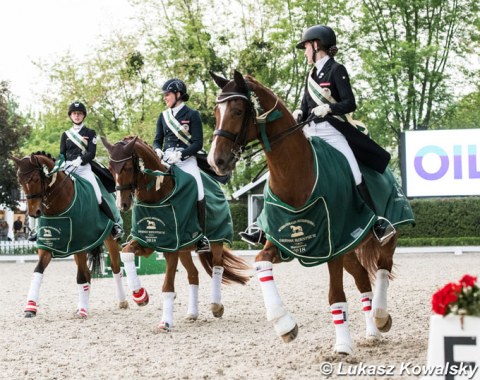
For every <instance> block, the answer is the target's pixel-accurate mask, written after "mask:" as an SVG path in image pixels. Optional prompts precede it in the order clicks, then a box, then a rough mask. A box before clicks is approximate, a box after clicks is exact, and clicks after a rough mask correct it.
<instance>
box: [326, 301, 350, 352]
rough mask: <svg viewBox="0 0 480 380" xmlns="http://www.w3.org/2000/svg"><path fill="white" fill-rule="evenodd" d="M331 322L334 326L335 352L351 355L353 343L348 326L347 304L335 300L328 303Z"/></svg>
mask: <svg viewBox="0 0 480 380" xmlns="http://www.w3.org/2000/svg"><path fill="white" fill-rule="evenodd" d="M330 312H331V313H332V318H333V324H334V326H335V337H336V341H335V352H337V353H339V354H345V355H352V354H353V343H352V338H351V336H350V330H349V328H348V306H347V303H346V302H337V303H334V304H332V305H330Z"/></svg>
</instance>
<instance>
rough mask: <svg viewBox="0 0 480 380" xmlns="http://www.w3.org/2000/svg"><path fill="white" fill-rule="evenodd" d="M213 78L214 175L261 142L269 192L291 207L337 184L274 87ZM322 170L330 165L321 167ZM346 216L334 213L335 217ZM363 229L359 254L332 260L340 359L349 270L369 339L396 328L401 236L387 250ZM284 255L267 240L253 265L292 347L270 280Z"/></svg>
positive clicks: (346, 336)
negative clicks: (324, 185)
mask: <svg viewBox="0 0 480 380" xmlns="http://www.w3.org/2000/svg"><path fill="white" fill-rule="evenodd" d="M211 75H212V77H213V79H214V81H215V82H216V84H217V85H218V86H219V87H220V88H221V89H222V92H221V93H220V95H219V97H218V98H217V102H216V103H217V104H216V107H215V116H216V120H217V123H216V129H215V132H214V136H213V143H212V147H211V150H210V154H209V156H208V162H209V164H210V165H211V166H212V168H214V169H215V171H216V172H217V174H219V175H225V174H229V173H230V172H231V171H232V170H233V169H234V168H235V165H236V163H237V161H238V159H239V158H240V157H241V153H242V151H243V149H244V148H245V146H246V145H247V144H248V143H249V142H252V141H254V140H258V141H260V142H261V144H262V147H263V150H264V152H265V157H266V160H267V164H268V169H269V171H270V179H269V186H270V191H271V193H272V194H274V196H276V197H277V198H278V199H279V200H280V202H283V204H286V205H287V206H288V207H291V208H301V207H303V206H304V205H305V202H306V201H307V200H308V199H309V197H310V196H311V194H312V191H313V188H314V183H315V181H330V180H332V178H318V179H316V177H315V173H314V170H315V166H314V162H315V159H314V156H313V152H312V147H311V144H310V143H309V141H308V140H307V138H306V137H305V135H304V134H303V132H302V130H301V128H294V127H295V121H294V119H293V116H292V115H291V113H290V112H289V111H288V109H287V108H286V107H285V105H284V104H283V103H282V101H281V100H280V99H279V98H278V97H277V96H276V95H275V94H274V93H273V92H272V91H271V90H270V89H268V88H266V87H265V86H263V85H262V84H261V83H259V82H258V81H257V80H255V79H254V78H253V77H251V76H249V75H247V76H246V77H245V78H244V77H243V76H242V75H241V74H240V73H239V72H235V75H234V79H233V80H228V79H225V78H222V77H219V76H217V75H215V74H213V73H211ZM269 115H276V117H270V116H269ZM262 128H263V130H262ZM318 165H330V163H327V162H320V163H318ZM287 206H285V207H287ZM347 211H348V210H345V209H344V210H341V209H337V210H335V212H338V213H346V212H347ZM285 223H286V222H285ZM291 227H293V226H291ZM366 231H367V230H365V235H364V237H363V239H362V240H361V241H360V242H359V244H358V245H357V246H356V247H355V248H354V249H350V250H349V252H347V253H344V254H341V255H338V256H335V258H334V259H332V260H330V261H328V270H329V274H330V290H329V293H328V298H329V303H330V305H331V313H332V317H333V321H334V324H335V328H336V344H335V351H336V352H338V353H341V354H351V353H352V352H353V344H352V341H351V337H350V333H349V329H348V318H347V304H346V297H345V293H344V290H343V269H344V268H345V270H346V271H347V272H348V273H350V274H351V275H352V276H353V277H354V279H355V284H356V285H357V287H358V290H359V291H360V293H361V301H362V306H363V310H364V312H365V319H366V323H367V332H366V335H367V338H370V339H377V338H379V337H380V332H379V330H380V331H383V332H385V331H388V330H389V329H390V327H391V322H392V319H391V317H390V315H389V313H388V311H387V287H388V282H389V277H390V275H391V270H392V265H393V254H394V251H395V247H396V241H397V237H396V236H394V238H392V239H391V241H390V242H388V243H387V244H386V245H384V246H383V247H382V246H381V245H380V243H378V241H377V240H376V239H374V238H373V235H372V233H371V232H368V233H367V232H366ZM267 236H268V235H267ZM292 236H293V233H292ZM280 254H281V252H279V250H278V248H277V247H276V246H275V245H274V244H273V243H272V242H271V241H267V243H266V245H265V246H264V247H263V249H262V250H261V251H260V252H259V253H258V255H257V256H256V259H255V261H256V269H257V277H258V279H259V281H260V285H261V289H262V293H263V296H264V302H265V307H266V309H267V319H268V320H269V321H272V322H273V323H274V327H275V330H276V332H277V334H278V335H279V336H281V337H282V338H283V340H284V341H285V342H289V341H292V340H293V339H295V337H296V336H297V333H298V326H297V323H296V321H295V319H294V317H293V316H292V314H291V313H289V312H288V311H287V309H286V308H285V307H284V306H283V303H282V301H281V299H280V295H279V293H278V291H277V288H276V284H275V281H274V278H273V272H272V263H278V262H280V261H282V259H281V257H280ZM359 258H360V259H362V262H363V263H364V264H363V265H362V264H361V263H360V261H359ZM375 276H376V288H375V292H372V287H371V281H370V278H373V277H375ZM372 293H373V294H372ZM377 328H378V329H377Z"/></svg>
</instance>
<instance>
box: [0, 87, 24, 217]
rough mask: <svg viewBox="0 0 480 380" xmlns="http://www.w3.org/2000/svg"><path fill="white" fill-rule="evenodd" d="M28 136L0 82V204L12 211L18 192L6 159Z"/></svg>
mask: <svg viewBox="0 0 480 380" xmlns="http://www.w3.org/2000/svg"><path fill="white" fill-rule="evenodd" d="M28 134H29V127H27V126H25V125H24V118H23V117H22V116H21V115H20V114H19V111H18V105H17V103H16V102H15V101H14V99H13V97H12V94H11V93H10V90H9V86H8V83H6V82H0V135H1V136H2V138H1V140H0V161H1V162H0V204H2V205H5V206H7V207H10V208H12V209H14V208H16V207H17V206H18V200H19V197H20V192H19V191H18V182H17V177H16V173H15V169H14V166H13V164H11V163H10V161H9V160H8V159H7V158H8V156H9V155H10V154H18V153H19V148H20V146H21V144H22V142H23V141H24V140H25V139H26V138H27V137H28Z"/></svg>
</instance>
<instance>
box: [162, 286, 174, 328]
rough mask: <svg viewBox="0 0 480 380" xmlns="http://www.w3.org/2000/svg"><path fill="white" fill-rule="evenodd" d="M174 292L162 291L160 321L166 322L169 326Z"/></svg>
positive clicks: (171, 317) (171, 318) (171, 325)
mask: <svg viewBox="0 0 480 380" xmlns="http://www.w3.org/2000/svg"><path fill="white" fill-rule="evenodd" d="M175 296H176V294H175V292H163V293H162V298H163V312H162V322H166V323H168V325H169V326H170V327H173V301H174V300H175Z"/></svg>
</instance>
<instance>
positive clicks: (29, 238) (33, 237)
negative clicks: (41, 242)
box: [27, 232, 38, 241]
mask: <svg viewBox="0 0 480 380" xmlns="http://www.w3.org/2000/svg"><path fill="white" fill-rule="evenodd" d="M37 237H38V235H37V233H36V232H34V233H31V234H30V235H29V236H28V239H27V240H28V241H37Z"/></svg>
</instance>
